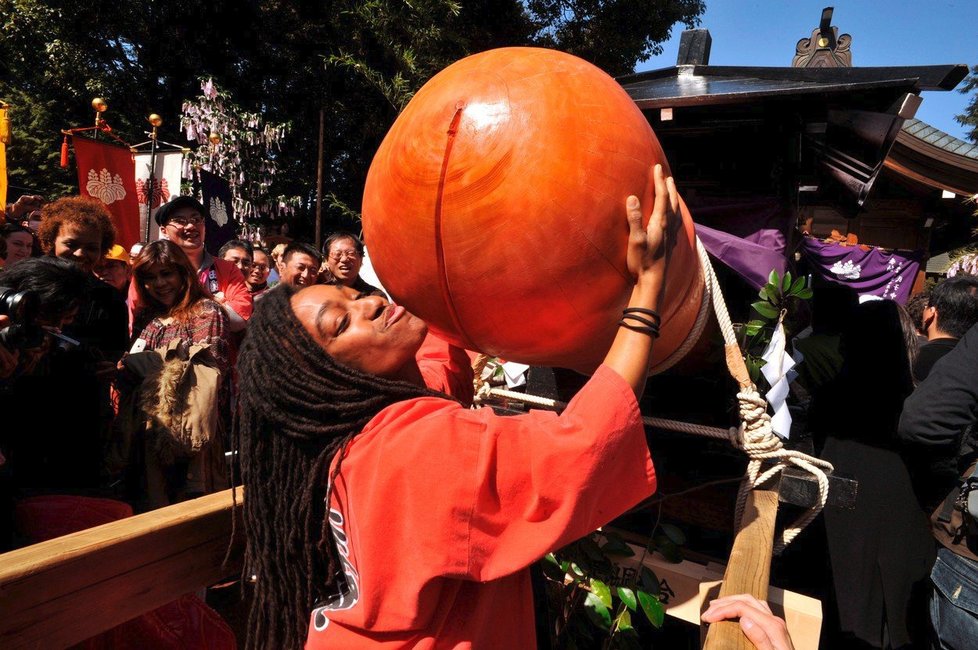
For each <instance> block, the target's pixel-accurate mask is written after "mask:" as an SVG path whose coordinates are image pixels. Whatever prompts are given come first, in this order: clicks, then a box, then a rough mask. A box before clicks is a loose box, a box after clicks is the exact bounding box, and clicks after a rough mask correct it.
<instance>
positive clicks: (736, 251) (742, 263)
mask: <svg viewBox="0 0 978 650" xmlns="http://www.w3.org/2000/svg"><path fill="white" fill-rule="evenodd" d="M696 235H697V236H698V237H699V238H700V241H701V242H703V247H704V248H706V250H707V252H708V253H709V254H710V255H712V256H713V257H715V258H717V259H718V260H720V261H721V262H723V263H724V264H725V265H726V266H728V267H730V269H732V270H733V271H735V272H736V273H737V275H739V276H740V277H742V278H743V279H744V280H746V281H747V283H748V284H750V285H751V286H752V287H754V288H755V289H760V288H761V287H763V286H764V285H765V284H767V278H768V276H769V275H770V274H771V270H772V269H777V271H778V273H779V274H781V275H784V272H785V270H787V267H788V261H787V260H786V259H785V257H784V244H783V243H782V245H781V249H780V250H771V249H770V248H768V247H766V246H761V245H760V244H755V243H753V242H751V241H749V240H747V239H741V238H740V237H737V236H735V235H731V234H729V233H725V232H720V231H719V230H716V229H714V228H710V227H709V226H704V225H703V224H699V223H698V224H696Z"/></svg>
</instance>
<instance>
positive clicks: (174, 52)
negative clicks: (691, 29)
mask: <svg viewBox="0 0 978 650" xmlns="http://www.w3.org/2000/svg"><path fill="white" fill-rule="evenodd" d="M704 9H705V3H704V0H566V1H561V0H525V1H524V0H492V1H490V0H471V1H467V0H358V1H357V0H324V1H323V2H294V1H292V0H261V1H259V0H209V1H208V2H200V1H199V0H193V1H191V0H168V2H166V3H159V2H149V3H95V4H91V3H88V4H86V3H77V2H69V1H68V0H44V1H40V0H0V28H2V33H3V38H0V98H2V99H5V100H7V101H9V102H11V103H13V104H16V108H15V109H14V112H13V113H12V116H11V117H12V120H13V126H14V137H15V142H14V144H13V145H12V146H11V147H10V149H9V150H8V164H9V166H10V177H11V178H10V180H11V184H12V185H17V186H22V187H29V188H32V189H35V190H40V191H41V192H42V193H44V194H47V195H49V196H58V195H60V194H63V193H65V192H66V191H74V190H73V184H74V170H73V167H72V168H70V169H69V170H61V169H59V168H57V166H56V163H57V155H58V147H59V144H60V135H59V130H60V129H62V128H66V127H76V126H88V125H90V124H91V123H92V120H93V115H94V113H93V111H92V110H91V109H90V108H89V102H90V100H91V99H92V97H95V96H102V97H104V98H105V99H106V100H107V101H108V102H109V112H108V113H106V119H107V120H108V121H109V123H110V124H111V125H112V126H113V127H114V128H115V129H116V131H117V132H119V133H120V134H121V135H123V136H124V137H125V138H126V139H127V140H129V141H131V142H132V141H136V142H138V141H141V140H144V139H145V137H144V136H143V132H144V131H145V130H146V129H147V128H148V127H147V125H146V123H145V121H144V120H145V117H146V116H147V115H149V114H150V113H154V112H155V113H159V114H160V115H161V116H162V117H163V119H164V125H163V127H162V129H161V133H160V137H161V138H163V139H164V140H168V141H171V142H181V141H182V138H183V136H182V135H179V117H180V113H181V105H182V104H183V102H184V101H185V100H190V99H192V98H194V97H196V96H197V95H198V93H199V87H200V86H199V83H200V82H199V80H200V78H201V77H204V78H213V80H214V82H215V83H216V84H218V85H219V86H220V87H221V88H222V89H224V90H226V92H227V93H228V97H229V98H230V99H231V100H232V101H233V102H234V103H235V104H237V105H239V106H240V107H241V108H242V109H243V110H246V111H251V112H254V113H258V114H260V115H261V116H262V117H263V119H264V120H265V121H266V122H269V123H285V122H287V123H289V124H291V126H292V128H291V131H290V132H289V134H288V136H287V137H286V138H285V139H284V140H283V142H282V143H281V145H282V148H281V151H280V152H279V153H278V154H277V159H276V162H277V164H278V168H279V170H280V171H279V173H278V174H277V175H276V177H275V179H274V183H273V187H271V188H270V190H269V191H270V194H271V195H272V196H282V195H284V196H301V197H302V199H303V200H302V209H303V210H304V212H305V214H306V218H305V219H304V220H303V222H304V224H305V225H306V226H307V227H308V229H309V230H307V231H306V234H308V233H309V231H310V230H311V219H310V218H309V216H308V215H311V214H312V212H313V206H312V200H313V197H314V195H315V182H316V161H317V155H318V135H319V114H320V110H321V109H322V110H323V111H324V114H325V116H326V129H325V152H326V153H325V157H326V161H327V164H326V174H325V180H324V186H325V187H324V189H325V191H326V192H327V193H328V194H329V195H331V196H332V197H333V199H332V203H333V206H332V207H331V209H330V210H329V211H328V214H327V223H326V227H327V228H330V227H335V226H336V225H344V226H351V225H354V224H351V223H349V221H350V216H349V215H351V214H355V213H356V211H357V210H358V209H359V205H360V200H361V193H362V191H363V190H362V188H363V182H364V179H365V177H366V172H367V169H368V168H369V165H370V160H371V158H372V155H373V152H374V151H375V150H376V148H377V146H378V145H379V143H380V140H381V139H382V138H383V136H384V134H385V133H386V132H387V129H388V128H389V127H390V125H391V124H392V123H393V121H394V119H395V118H396V116H397V114H398V112H399V111H400V109H401V108H403V106H404V105H405V104H406V103H407V101H409V100H410V98H411V96H413V94H414V92H416V91H417V89H418V88H420V86H421V85H422V84H423V83H424V82H425V81H426V80H427V79H429V78H430V77H431V76H432V75H433V74H435V73H436V72H437V71H438V70H440V69H442V68H444V67H445V66H446V65H448V64H449V63H451V62H453V61H455V60H457V59H459V58H461V57H464V56H466V55H468V54H471V53H473V52H478V51H482V50H486V49H490V48H495V47H502V46H516V45H538V46H543V47H554V48H558V49H562V50H566V51H569V52H571V53H574V54H576V55H578V56H581V57H583V58H585V59H588V60H590V61H592V62H594V63H595V64H597V65H598V66H600V67H602V68H603V69H605V70H607V71H608V72H609V73H611V74H622V73H627V72H630V71H631V70H632V69H633V68H634V65H635V63H636V62H637V61H640V60H645V59H647V58H648V57H649V56H650V55H652V54H655V53H658V52H659V48H660V43H661V42H662V41H663V40H665V39H667V38H668V37H669V35H670V31H671V29H672V28H673V26H674V25H676V24H677V23H682V24H685V25H690V26H692V25H695V24H696V23H697V22H698V20H699V16H700V15H701V14H702V12H703V11H704ZM231 17H233V20H232V19H231ZM293 225H302V224H293ZM300 230H301V229H300ZM299 234H300V235H301V234H303V233H302V232H300V233H299Z"/></svg>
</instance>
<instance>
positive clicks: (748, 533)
mask: <svg viewBox="0 0 978 650" xmlns="http://www.w3.org/2000/svg"><path fill="white" fill-rule="evenodd" d="M777 514H778V493H777V491H776V490H767V489H754V490H751V491H750V494H748V495H747V505H746V507H745V509H744V517H743V525H742V526H741V528H740V530H739V531H737V535H736V537H735V538H734V543H733V548H732V549H731V551H730V560H729V562H728V563H727V570H726V571H725V572H724V574H723V586H721V587H720V597H723V596H733V595H734V594H751V595H752V596H754V597H755V598H757V599H758V600H767V590H768V583H769V582H770V577H771V551H772V548H773V545H774V520H775V518H776V517H777ZM703 648H704V649H705V650H731V649H733V650H739V649H741V648H742V649H744V650H748V649H753V648H754V645H753V644H752V643H751V642H750V641H748V640H747V637H746V636H744V633H743V632H742V631H741V629H740V624H739V623H738V622H736V621H720V622H718V623H713V624H711V625H710V628H709V631H708V632H707V634H706V643H705V644H704V645H703Z"/></svg>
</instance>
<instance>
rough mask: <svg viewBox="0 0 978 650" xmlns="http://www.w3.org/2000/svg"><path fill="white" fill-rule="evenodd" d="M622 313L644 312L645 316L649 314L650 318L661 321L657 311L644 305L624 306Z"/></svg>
mask: <svg viewBox="0 0 978 650" xmlns="http://www.w3.org/2000/svg"><path fill="white" fill-rule="evenodd" d="M622 313H623V314H645V315H647V316H651V317H652V318H654V319H655V320H656V322H657V323H661V322H662V316H660V315H659V312H657V311H656V310H654V309H646V308H645V307H625V309H624V310H623V311H622Z"/></svg>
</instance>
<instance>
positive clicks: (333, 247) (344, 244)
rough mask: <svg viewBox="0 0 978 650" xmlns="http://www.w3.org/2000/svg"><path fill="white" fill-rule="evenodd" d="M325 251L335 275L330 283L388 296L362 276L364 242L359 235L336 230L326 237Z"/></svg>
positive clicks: (328, 266)
mask: <svg viewBox="0 0 978 650" xmlns="http://www.w3.org/2000/svg"><path fill="white" fill-rule="evenodd" d="M323 252H324V253H325V254H326V266H327V268H328V269H329V272H330V274H331V275H332V276H333V281H332V282H331V283H330V284H335V285H342V286H346V287H350V288H352V289H355V290H356V291H357V292H358V293H365V294H369V295H374V296H381V297H382V298H385V299H386V298H387V294H386V293H384V292H383V291H381V290H380V289H378V288H377V287H375V286H373V285H371V284H368V283H367V282H365V281H364V279H363V278H361V277H360V267H361V266H363V242H362V241H360V238H359V237H357V236H356V235H354V234H353V233H349V232H343V231H340V232H334V233H333V234H332V235H330V236H329V237H327V238H326V242H325V243H324V244H323Z"/></svg>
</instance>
